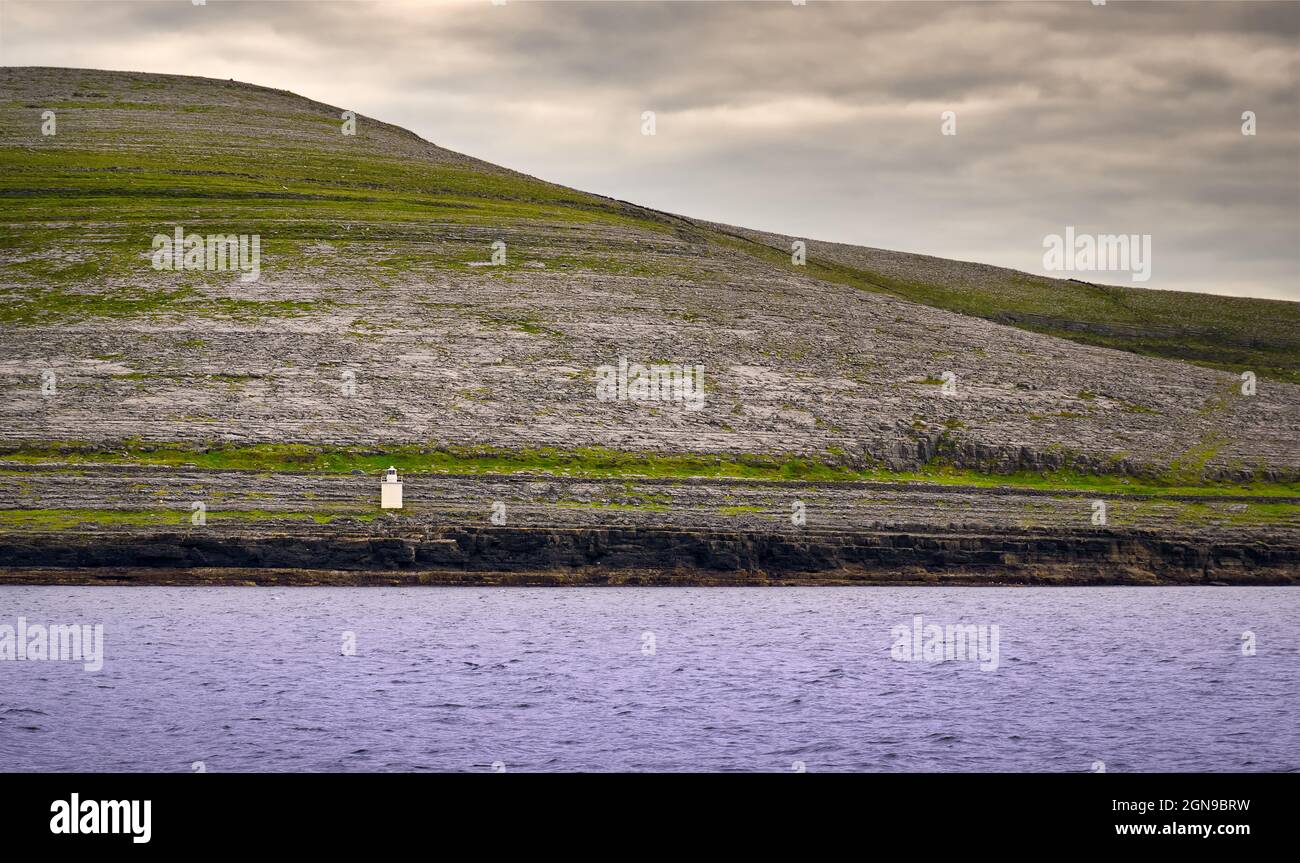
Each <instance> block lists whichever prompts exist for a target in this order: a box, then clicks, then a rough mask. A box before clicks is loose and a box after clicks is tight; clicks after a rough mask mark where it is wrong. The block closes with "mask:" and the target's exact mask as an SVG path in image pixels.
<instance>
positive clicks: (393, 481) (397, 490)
mask: <svg viewBox="0 0 1300 863" xmlns="http://www.w3.org/2000/svg"><path fill="white" fill-rule="evenodd" d="M379 507H380V509H401V508H402V481H401V480H399V479H398V478H397V468H395V467H390V468H389V469H388V471H387V472H386V473H385V474H384V481H383V482H381V483H380V484H379Z"/></svg>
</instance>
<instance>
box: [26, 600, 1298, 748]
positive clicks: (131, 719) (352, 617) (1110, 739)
mask: <svg viewBox="0 0 1300 863" xmlns="http://www.w3.org/2000/svg"><path fill="white" fill-rule="evenodd" d="M917 615H921V617H922V623H923V625H926V624H940V625H945V624H970V625H976V626H984V627H988V628H987V629H985V630H984V633H985V635H986V636H988V637H989V638H991V634H992V629H991V627H992V626H994V625H996V626H997V627H998V630H997V632H998V642H997V644H998V655H997V667H996V669H995V670H981V668H980V663H979V662H978V661H969V660H966V661H963V660H951V661H942V662H927V661H924V658H921V659H919V660H916V661H901V660H899V659H896V658H894V657H895V655H896V654H897V653H898V650H897V649H896V648H895V641H896V640H897V639H899V638H901V635H902V631H909V632H910V631H913V629H912V628H913V625H914V622H915V621H914V619H915V617H916V616H917ZM19 617H23V618H25V620H26V622H27V625H28V626H31V625H33V624H52V623H60V624H69V623H76V624H83V625H91V626H93V625H95V624H102V626H103V647H104V650H103V667H102V669H101V670H99V671H97V672H96V671H87V670H85V668H84V667H83V664H82V663H79V662H74V661H59V662H53V661H40V660H28V661H17V660H13V661H0V770H4V771H178V772H192V771H197V770H206V771H208V772H219V771H482V772H488V771H493V770H496V771H497V772H502V771H504V772H525V771H778V772H790V771H797V770H807V771H808V772H822V771H1071V772H1087V771H1090V770H1091V771H1100V770H1103V769H1104V770H1105V771H1107V772H1124V771H1197V772H1200V771H1296V770H1300V722H1298V721H1297V716H1298V715H1300V589H1296V588H1285V587H1279V588H1229V587H1205V588H951V589H949V588H880V587H864V588H626V587H620V588H412V589H404V588H283V589H279V588H251V587H248V588H242V587H230V588H210V587H204V588H167V587H148V588H133V587H84V588H82V587H77V588H69V587H8V588H0V626H5V625H8V626H10V627H15V628H16V627H17V619H18V618H19ZM896 627H902V630H899V631H896V630H895V628H896ZM349 635H350V636H351V641H354V643H355V650H354V651H352V650H351V648H350V639H349ZM990 643H991V642H990ZM986 646H988V644H986ZM1252 650H1253V655H1251V654H1252ZM349 653H351V655H349ZM985 664H986V665H988V664H989V663H985ZM196 762H200V763H198V764H196Z"/></svg>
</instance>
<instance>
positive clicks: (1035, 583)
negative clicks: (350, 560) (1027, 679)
mask: <svg viewBox="0 0 1300 863" xmlns="http://www.w3.org/2000/svg"><path fill="white" fill-rule="evenodd" d="M1226 578H1228V579H1230V580H1226V581H1225V580H1221V579H1219V578H1216V579H1213V580H1210V579H1195V578H1186V579H1178V580H1174V579H1168V578H1159V577H1153V576H1151V574H1150V573H1121V572H1109V573H1108V572H1104V571H1103V572H1099V571H1096V570H1092V571H1087V570H1076V571H1072V572H1067V571H1059V570H1057V571H1049V570H1040V571H1034V572H1020V573H1017V574H1014V575H1008V574H1002V575H999V574H993V573H969V572H966V573H963V572H953V573H929V572H918V573H869V572H862V571H857V572H839V571H836V572H827V573H804V574H791V573H762V572H747V573H730V574H719V573H706V572H702V571H683V570H677V571H672V572H667V571H660V572H655V571H643V570H614V571H611V570H607V569H603V568H599V567H592V568H588V569H585V570H583V569H578V570H570V571H560V570H546V571H524V572H467V571H463V570H419V571H411V572H392V571H356V570H352V571H344V570H313V569H295V570H282V569H226V568H218V569H207V568H204V569H179V570H178V569H147V568H130V569H126V568H116V567H111V568H97V569H74V570H67V569H53V568H48V569H47V568H31V569H8V570H0V589H3V588H4V587H9V586H12V587H18V586H23V587H38V586H39V587H195V588H205V587H251V588H258V587H301V588H313V587H374V588H384V587H429V588H439V587H502V588H518V587H534V588H542V589H545V588H557V589H562V588H599V587H609V588H619V587H663V588H673V587H715V588H719V589H725V588H729V587H772V588H781V587H826V588H839V587H969V588H982V587H1146V588H1173V587H1296V586H1300V579H1296V578H1292V579H1285V578H1283V577H1279V576H1276V575H1273V576H1268V577H1264V578H1260V577H1258V576H1256V575H1254V574H1249V573H1243V574H1241V575H1239V576H1238V577H1236V578H1233V577H1232V576H1226Z"/></svg>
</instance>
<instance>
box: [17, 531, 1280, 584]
mask: <svg viewBox="0 0 1300 863" xmlns="http://www.w3.org/2000/svg"><path fill="white" fill-rule="evenodd" d="M0 560H3V561H4V562H5V564H6V566H8V567H10V568H13V569H21V568H27V567H49V568H64V569H74V568H95V567H110V568H111V567H134V568H165V569H186V568H244V569H303V570H344V571H373V570H399V571H400V570H410V571H419V570H438V571H464V572H467V573H473V572H524V571H554V570H564V569H581V568H590V567H594V566H598V567H603V568H608V569H611V570H638V569H647V570H649V569H654V570H664V571H668V572H674V571H677V572H685V573H736V574H745V573H769V574H776V575H781V574H791V575H795V576H798V575H800V574H808V573H818V572H833V571H848V572H861V573H871V572H876V573H885V572H888V571H895V570H898V571H903V570H912V571H915V570H920V571H923V572H927V573H932V574H936V573H938V574H941V573H944V572H948V571H951V572H961V573H965V574H971V573H975V574H979V573H987V575H988V577H989V580H999V581H1008V580H1009V581H1015V580H1017V575H1018V574H1023V573H1025V572H1032V571H1037V570H1042V569H1047V570H1051V569H1052V568H1060V569H1061V571H1062V572H1068V573H1072V574H1073V575H1071V576H1070V577H1069V578H1068V579H1067V580H1069V581H1078V580H1079V579H1080V576H1079V574H1080V573H1082V574H1084V576H1086V577H1087V579H1089V580H1094V579H1095V580H1103V581H1104V580H1107V579H1112V578H1113V579H1120V578H1123V579H1132V578H1134V577H1138V578H1140V579H1142V578H1144V579H1146V580H1152V581H1165V582H1198V581H1205V580H1211V579H1213V580H1225V581H1234V582H1243V583H1244V582H1249V583H1256V584H1290V583H1300V547H1296V546H1294V545H1288V544H1278V545H1273V544H1269V543H1267V542H1263V541H1244V542H1233V541H1230V540H1210V539H1203V538H1169V537H1160V536H1156V535H1153V534H1150V533H1147V532H1139V531H1096V532H1091V533H1089V532H1082V531H1081V532H1076V533H1065V532H1057V533H1051V534H1046V533H1044V534H1038V533H1033V532H1019V533H1017V532H1004V533H983V534H950V533H945V534H943V535H936V534H917V533H868V534H863V533H852V534H850V533H835V532H826V533H806V534H793V533H791V534H777V533H772V532H743V531H690V530H676V529H642V528H613V529H610V528H580V529H569V528H522V527H521V528H514V527H501V528H495V527H494V528H486V527H485V528H445V529H438V530H431V531H426V532H422V533H418V534H411V535H406V536H387V537H373V536H370V537H367V536H338V535H335V536H329V535H297V536H274V537H267V536H229V535H227V536H215V537H198V536H194V535H190V534H184V533H172V532H165V533H149V534H135V535H122V536H116V537H112V538H111V539H109V538H103V537H101V538H99V539H98V540H93V539H92V540H88V539H84V538H80V537H73V536H67V535H37V536H30V537H12V536H11V537H6V538H3V539H0ZM0 577H2V576H0ZM683 580H684V581H686V582H688V583H689V582H690V581H691V580H692V579H691V577H690V576H683Z"/></svg>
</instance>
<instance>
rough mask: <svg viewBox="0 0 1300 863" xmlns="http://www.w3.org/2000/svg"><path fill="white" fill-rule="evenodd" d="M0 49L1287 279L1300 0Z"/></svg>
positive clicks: (854, 205)
mask: <svg viewBox="0 0 1300 863" xmlns="http://www.w3.org/2000/svg"><path fill="white" fill-rule="evenodd" d="M0 64H3V65H11V66H73V67H83V68H96V69H128V70H134V71H144V72H163V73H176V74H187V75H204V76H209V77H214V78H223V79H224V78H234V79H236V80H240V81H247V82H250V83H254V84H261V85H265V86H270V87H276V88H280V89H285V90H291V91H293V92H296V93H299V94H301V95H303V96H307V97H310V98H312V99H316V100H319V101H322V102H326V103H328V104H332V105H338V106H341V107H344V108H349V109H352V110H355V111H357V112H359V113H362V114H365V115H369V116H372V117H376V118H378V119H381V120H384V121H387V122H390V123H395V124H397V125H399V126H404V127H406V128H409V129H411V130H412V131H414V132H416V133H417V134H419V135H421V136H422V137H424V138H427V139H428V140H430V141H432V142H434V143H436V144H438V145H440V146H443V147H447V148H449V149H452V150H456V151H459V152H463V153H466V154H469V155H472V156H475V157H478V158H481V159H485V160H487V161H489V162H495V163H497V164H501V165H505V166H506V167H509V168H513V169H515V170H519V171H523V172H525V173H528V174H532V175H534V176H536V177H539V178H541V179H544V180H549V181H552V182H557V183H562V184H564V185H567V186H572V187H575V188H578V189H583V190H585V191H590V192H597V193H600V194H604V195H609V196H612V197H615V198H619V199H622V200H626V201H632V202H635V203H638V204H644V205H647V206H651V207H655V208H657V209H661V210H667V211H670V212H674V213H679V214H682V215H687V216H691V217H696V218H701V219H709V220H713V221H719V222H725V223H729V224H734V225H741V226H745V227H751V228H758V229H763V230H769V231H774V232H778V233H783V234H788V235H791V236H793V237H807V238H814V239H820V240H831V241H837V242H844V243H853V244H858V245H866V246H873V247H877V248H887V249H898V250H903V251H912V252H921V253H925V254H932V255H938V256H941V257H948V258H957V259H960V260H969V261H981V262H985V263H991V264H998V265H1002V266H1008V267H1014V268H1016V269H1021V270H1026V271H1029V272H1035V273H1043V272H1046V270H1045V268H1044V254H1045V249H1044V241H1045V238H1047V237H1049V236H1050V235H1053V234H1056V235H1063V234H1064V233H1065V231H1066V229H1067V227H1070V228H1073V229H1074V231H1075V233H1076V234H1078V235H1085V234H1089V235H1100V234H1128V235H1134V234H1136V235H1140V236H1145V235H1149V237H1150V248H1151V261H1150V279H1149V280H1148V281H1145V282H1140V283H1138V282H1134V281H1133V280H1132V277H1131V275H1130V274H1129V273H1127V272H1106V273H1096V274H1091V275H1089V276H1088V277H1087V279H1088V280H1089V281H1098V282H1109V283H1113V284H1124V285H1131V286H1133V287H1141V288H1149V289H1172V290H1190V291H1203V292H1210V293H1220V294H1234V295H1241V296H1255V297H1268V298H1276V299H1290V300H1297V301H1300V2H1294V0H1286V2H1276V3H1275V2H1265V1H1264V0H1242V2H1236V0H1197V2H1177V0H1158V2H1123V0H1107V2H1105V3H1104V4H1100V5H1094V0H1062V2H1048V0H1020V2H1007V3H1000V2H985V0H980V2H953V3H948V2H929V0H924V2H923V0H909V2H898V3H894V2H868V0H861V2H820V0H807V4H806V5H803V6H796V5H794V4H793V3H790V2H786V0H772V2H757V3H745V2H698V0H681V2H665V3H637V2H583V0H569V2H524V0H507V2H506V3H505V4H504V5H495V4H494V3H493V2H491V0H462V2H433V0H379V2H367V0H339V2H321V0H257V2H225V0H206V4H205V5H195V3H194V2H191V0H125V2H119V0H89V2H82V0H39V2H33V0H3V2H2V3H0ZM646 111H653V112H654V120H655V122H654V126H655V128H654V131H655V134H654V135H645V134H643V129H644V125H645V124H644V123H643V114H644V112H646ZM946 111H951V112H953V114H954V115H955V125H954V123H953V122H950V123H949V124H948V130H949V131H951V130H952V129H953V128H955V132H956V134H947V135H946V134H944V120H943V115H944V112H946ZM1247 111H1249V112H1253V115H1254V132H1255V134H1253V135H1245V134H1242V131H1243V119H1242V115H1243V113H1244V112H1247ZM1065 275H1075V276H1077V275H1079V274H1077V273H1068V274H1065Z"/></svg>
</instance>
